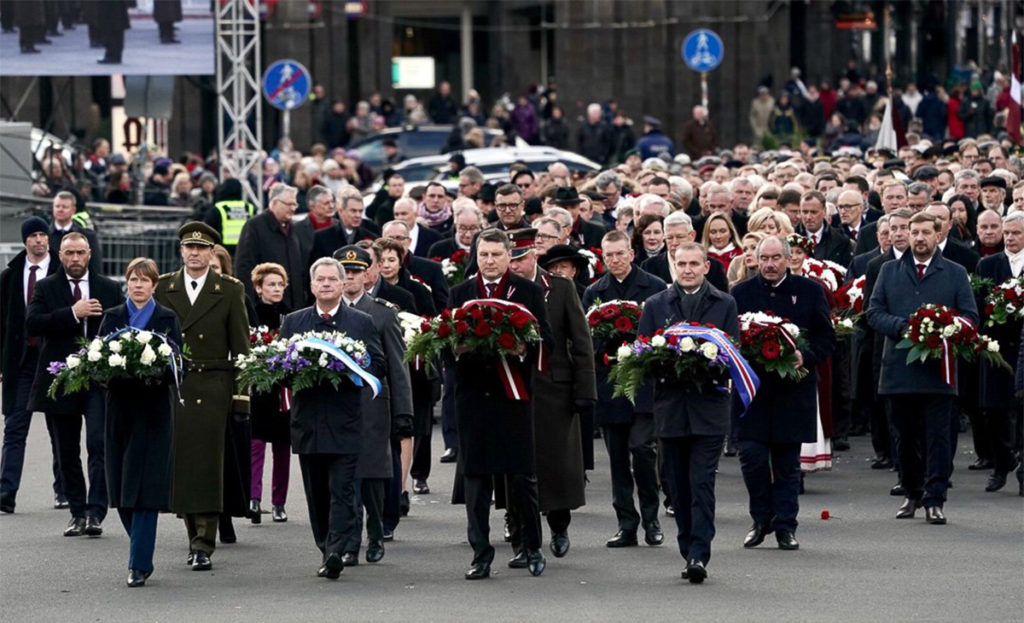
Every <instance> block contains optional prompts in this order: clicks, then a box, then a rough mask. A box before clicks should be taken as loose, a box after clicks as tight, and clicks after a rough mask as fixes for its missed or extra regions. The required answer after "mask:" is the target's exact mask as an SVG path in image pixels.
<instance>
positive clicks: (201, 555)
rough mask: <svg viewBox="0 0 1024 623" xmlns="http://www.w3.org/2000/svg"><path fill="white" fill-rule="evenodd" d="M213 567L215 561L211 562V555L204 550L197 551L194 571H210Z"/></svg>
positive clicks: (193, 562) (193, 566) (193, 565)
mask: <svg viewBox="0 0 1024 623" xmlns="http://www.w3.org/2000/svg"><path fill="white" fill-rule="evenodd" d="M210 569H213V563H212V562H210V555H209V554H207V553H206V552H204V551H202V550H198V551H196V554H195V558H193V560H192V570H193V571H209V570H210Z"/></svg>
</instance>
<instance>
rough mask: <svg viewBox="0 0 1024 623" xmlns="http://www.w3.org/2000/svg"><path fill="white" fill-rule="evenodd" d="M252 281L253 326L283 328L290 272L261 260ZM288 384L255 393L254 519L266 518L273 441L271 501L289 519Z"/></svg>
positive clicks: (279, 515) (276, 512)
mask: <svg viewBox="0 0 1024 623" xmlns="http://www.w3.org/2000/svg"><path fill="white" fill-rule="evenodd" d="M251 276H252V285H253V287H254V288H255V289H256V296H257V297H258V300H257V301H256V313H255V317H250V318H249V326H251V327H266V328H267V329H268V330H270V331H271V332H277V331H278V330H280V328H281V319H282V318H283V317H284V315H285V314H287V313H289V312H291V309H289V308H288V306H287V305H285V304H284V303H283V302H281V299H283V298H284V290H285V288H286V287H288V275H287V273H286V272H285V269H284V267H283V266H281V265H280V264H274V263H271V262H267V263H264V264H257V265H256V267H255V268H253V269H252V275H251ZM283 390H284V388H281V387H275V388H274V390H273V391H271V392H269V393H266V394H253V396H252V397H251V402H250V406H249V409H250V413H251V418H252V444H251V447H252V451H251V456H250V458H251V467H252V486H251V488H250V500H249V514H250V515H251V518H252V522H253V523H260V522H261V521H262V519H261V517H260V514H261V512H262V511H261V509H260V501H261V500H262V499H263V464H264V460H265V458H266V453H267V444H268V443H269V444H271V447H272V448H273V452H274V467H273V476H272V478H273V480H272V484H271V487H272V488H271V503H272V504H273V510H272V513H273V515H272V516H273V519H274V521H277V522H281V521H288V514H287V513H286V512H285V510H284V503H285V501H286V500H287V498H288V475H289V468H290V467H291V461H292V451H291V438H290V435H291V433H290V430H289V426H288V421H289V420H288V417H289V416H288V411H287V410H286V409H284V408H283V397H282V395H281V392H282V391H283Z"/></svg>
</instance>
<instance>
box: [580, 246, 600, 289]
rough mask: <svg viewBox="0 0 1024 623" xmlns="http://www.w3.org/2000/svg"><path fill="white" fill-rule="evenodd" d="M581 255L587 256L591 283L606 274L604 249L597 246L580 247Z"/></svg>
mask: <svg viewBox="0 0 1024 623" xmlns="http://www.w3.org/2000/svg"><path fill="white" fill-rule="evenodd" d="M579 253H580V255H582V256H583V257H585V258H587V273H588V275H589V277H590V281H591V283H593V282H594V281H597V280H598V279H600V277H601V275H603V274H604V262H602V261H601V257H602V251H601V249H599V248H597V247H590V248H589V249H580V250H579Z"/></svg>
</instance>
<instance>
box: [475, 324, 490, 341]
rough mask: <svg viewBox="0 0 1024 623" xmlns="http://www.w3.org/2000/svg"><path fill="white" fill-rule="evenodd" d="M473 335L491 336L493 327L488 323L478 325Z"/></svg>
mask: <svg viewBox="0 0 1024 623" xmlns="http://www.w3.org/2000/svg"><path fill="white" fill-rule="evenodd" d="M473 333H475V334H476V336H477V337H487V336H488V335H490V334H491V325H489V324H487V323H486V322H481V323H479V324H478V325H476V328H475V329H473Z"/></svg>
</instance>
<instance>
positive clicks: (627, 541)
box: [605, 530, 637, 547]
mask: <svg viewBox="0 0 1024 623" xmlns="http://www.w3.org/2000/svg"><path fill="white" fill-rule="evenodd" d="M636 544H637V540H636V532H627V531H626V530H619V531H618V532H616V533H615V536H613V537H612V538H610V539H608V541H607V542H605V545H607V546H608V547H633V546H634V545H636Z"/></svg>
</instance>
